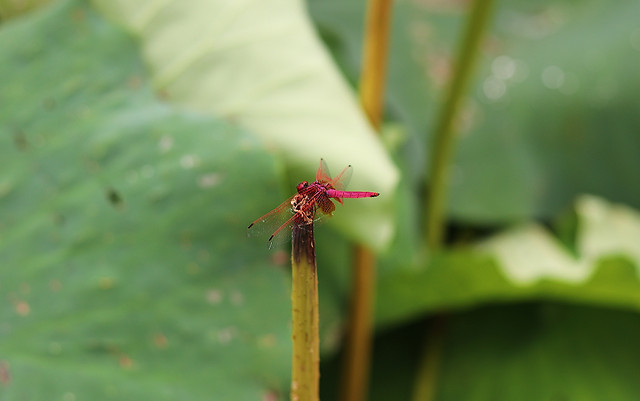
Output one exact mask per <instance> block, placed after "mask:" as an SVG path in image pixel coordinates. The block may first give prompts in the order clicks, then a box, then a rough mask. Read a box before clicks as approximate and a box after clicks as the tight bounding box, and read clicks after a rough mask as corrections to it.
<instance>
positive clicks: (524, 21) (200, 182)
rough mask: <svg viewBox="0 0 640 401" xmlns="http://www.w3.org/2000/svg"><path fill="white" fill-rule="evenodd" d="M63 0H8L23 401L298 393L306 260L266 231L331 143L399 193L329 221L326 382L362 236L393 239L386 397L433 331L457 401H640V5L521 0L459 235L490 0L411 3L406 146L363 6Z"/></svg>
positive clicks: (500, 52) (16, 392)
mask: <svg viewBox="0 0 640 401" xmlns="http://www.w3.org/2000/svg"><path fill="white" fill-rule="evenodd" d="M39 3H42V2H33V3H29V2H23V1H20V2H15V1H2V2H0V18H2V20H1V23H0V76H1V79H0V400H12V401H13V400H61V401H75V400H78V401H80V400H95V401H97V400H151V399H153V400H176V399H186V400H225V401H226V400H241V401H242V400H264V401H271V400H284V399H288V388H289V374H290V372H289V369H290V355H291V353H290V348H291V347H290V322H289V320H290V304H289V302H290V300H289V291H290V289H289V285H290V279H289V277H288V275H289V270H288V269H289V267H288V264H289V261H288V258H289V256H288V253H287V248H286V246H285V247H284V248H282V249H273V250H269V249H267V246H266V238H264V239H262V240H253V239H247V238H246V226H247V224H248V223H249V222H251V221H252V220H254V219H256V218H257V217H259V216H260V215H262V214H264V213H265V212H267V211H268V210H270V209H271V208H273V207H275V206H276V205H277V204H278V203H279V202H280V201H282V200H284V199H285V198H286V197H287V196H288V195H290V193H292V192H293V190H294V188H295V183H296V182H297V181H299V180H301V179H310V178H311V177H312V176H313V172H314V171H315V168H316V167H317V163H318V158H319V157H321V156H323V157H325V158H326V159H327V160H328V161H329V162H330V166H331V167H332V169H333V172H338V171H340V169H341V168H342V167H343V166H344V165H346V164H349V163H351V164H353V166H354V168H355V173H354V180H353V182H352V185H351V186H350V188H351V189H354V190H375V191H379V192H381V194H382V195H381V196H380V198H376V199H375V200H362V201H356V200H353V201H351V202H352V203H351V202H350V200H346V201H345V206H344V207H339V208H338V210H337V212H336V216H335V217H333V218H332V219H331V221H330V222H329V223H328V224H324V225H323V226H321V227H319V228H318V230H317V231H318V232H317V252H318V268H319V279H320V298H321V299H320V303H321V305H320V310H321V343H322V344H321V347H322V349H323V357H322V360H323V364H322V380H321V386H322V398H323V399H325V400H332V399H336V398H337V397H336V394H337V383H338V382H339V374H340V363H339V359H340V349H341V343H342V339H343V335H344V320H345V315H346V311H347V302H348V289H349V277H350V273H349V268H350V265H351V259H352V257H351V253H350V244H351V242H352V241H363V242H365V243H367V244H369V245H370V246H372V247H374V249H376V251H377V253H378V255H379V282H378V288H377V301H376V328H377V329H376V338H375V351H374V359H373V365H372V368H373V371H372V380H371V389H370V399H371V400H375V401H378V400H406V399H410V395H411V392H412V387H413V382H414V379H415V374H416V369H417V366H418V364H419V356H420V354H421V352H422V349H423V347H424V346H425V344H424V343H425V332H427V330H429V329H431V330H438V331H440V332H441V333H442V335H441V338H442V342H441V344H439V346H438V347H439V350H440V358H439V365H438V366H439V368H438V373H437V380H436V386H435V389H436V390H435V391H436V392H435V396H434V399H436V400H456V401H458V400H460V401H464V400H487V401H488V400H492V401H495V400H516V401H520V400H550V401H551V400H554V401H555V400H558V401H560V400H562V401H565V400H570V401H573V400H580V401H581V400H607V401H615V400H637V399H638V398H640V390H639V389H638V385H637V383H638V377H640V347H639V346H638V341H637V336H638V333H639V332H640V318H639V317H638V313H637V311H638V309H639V308H640V276H639V270H638V269H639V268H640V212H639V210H640V185H639V183H640V97H639V96H638V93H640V74H638V73H637V70H638V65H640V19H639V18H638V16H639V15H640V3H638V2H636V1H632V0H625V1H619V2H615V3H611V2H605V1H603V0H587V1H582V2H576V1H569V0H564V1H561V0H558V1H551V0H549V1H544V2H536V3H535V4H533V3H531V2H525V1H517V0H513V1H509V2H507V1H503V2H497V3H496V5H495V7H494V13H493V16H492V22H491V25H490V28H489V32H488V33H487V37H486V38H485V40H484V41H483V44H482V48H481V57H480V60H479V62H478V63H477V68H476V71H475V73H474V79H473V80H472V84H471V86H470V88H469V91H468V97H467V99H466V100H465V102H464V106H463V108H462V111H461V113H460V115H459V116H458V121H457V127H458V131H459V136H458V139H459V141H458V147H457V150H456V154H455V157H454V160H453V161H452V163H453V168H452V172H453V174H452V176H451V182H450V185H449V194H450V195H449V207H448V222H449V224H448V236H447V241H448V242H447V247H446V248H445V250H444V251H441V252H437V253H429V252H427V251H426V250H425V249H424V248H423V240H422V239H421V235H422V234H421V221H422V218H423V214H424V210H423V205H424V199H422V198H421V194H422V188H423V187H424V186H425V185H428V178H427V177H428V173H429V172H428V171H427V166H428V152H429V149H430V140H429V135H431V132H432V129H433V125H434V119H435V118H436V116H437V113H438V110H439V107H440V105H441V102H442V98H443V95H444V90H445V88H446V83H447V82H448V80H449V79H450V78H451V74H452V63H453V62H454V60H453V58H454V56H455V52H456V46H457V45H456V44H457V41H458V39H459V36H460V32H461V31H462V29H463V28H464V27H463V25H464V23H465V12H466V10H467V3H466V2H454V4H452V3H448V2H444V1H417V0H414V1H405V0H403V1H400V0H398V1H396V2H395V3H394V14H393V29H392V37H391V47H390V57H389V80H388V89H387V97H386V106H387V107H386V114H385V122H384V124H383V129H382V139H381V140H378V139H377V138H376V137H375V136H374V135H373V132H372V130H371V129H370V128H369V126H368V125H367V124H366V121H365V118H364V116H363V115H362V113H361V112H360V111H359V108H358V105H357V102H356V100H355V96H354V92H355V86H356V82H357V79H358V72H359V69H360V57H361V43H362V31H363V20H364V14H365V2H364V1H360V0H349V1H336V0H310V1H309V2H307V3H306V4H305V3H300V2H296V1H293V0H269V1H261V2H259V1H246V2H237V3H229V2H225V1H218V0H211V1H204V0H202V1H190V2H178V1H159V0H157V1H144V2H126V1H100V0H96V1H81V0H64V1H51V2H50V3H49V4H47V5H41V4H39ZM32 5H33V9H32V8H31V6H32ZM263 240H264V241H263Z"/></svg>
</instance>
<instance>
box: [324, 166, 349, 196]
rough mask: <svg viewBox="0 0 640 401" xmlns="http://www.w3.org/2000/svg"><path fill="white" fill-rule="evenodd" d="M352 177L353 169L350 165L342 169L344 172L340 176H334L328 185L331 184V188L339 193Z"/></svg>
mask: <svg viewBox="0 0 640 401" xmlns="http://www.w3.org/2000/svg"><path fill="white" fill-rule="evenodd" d="M352 176H353V167H351V165H348V166H347V167H345V168H344V170H342V171H341V172H340V174H338V175H337V176H336V178H334V179H333V180H331V181H329V183H330V184H331V186H332V187H334V188H335V189H337V190H338V191H341V190H344V189H345V188H346V187H347V185H349V181H351V177H352Z"/></svg>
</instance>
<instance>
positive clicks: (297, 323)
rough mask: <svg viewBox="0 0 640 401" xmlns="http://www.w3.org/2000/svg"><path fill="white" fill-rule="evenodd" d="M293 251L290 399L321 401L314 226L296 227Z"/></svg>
mask: <svg viewBox="0 0 640 401" xmlns="http://www.w3.org/2000/svg"><path fill="white" fill-rule="evenodd" d="M292 238H293V244H292V249H291V267H292V271H291V273H292V289H291V309H292V323H293V327H292V334H291V337H292V340H293V359H292V371H291V375H292V377H291V400H292V401H302V400H309V401H317V400H319V382H320V370H319V364H320V335H319V333H318V322H319V317H318V274H317V268H316V251H315V240H314V238H313V223H310V224H305V225H301V224H294V226H293V230H292Z"/></svg>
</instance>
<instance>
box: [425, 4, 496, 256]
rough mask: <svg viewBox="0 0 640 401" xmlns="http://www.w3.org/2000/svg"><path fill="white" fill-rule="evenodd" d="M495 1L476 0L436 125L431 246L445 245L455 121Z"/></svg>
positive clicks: (428, 215) (430, 194)
mask: <svg viewBox="0 0 640 401" xmlns="http://www.w3.org/2000/svg"><path fill="white" fill-rule="evenodd" d="M492 2H493V0H476V1H474V2H473V5H472V8H471V11H470V13H469V19H468V22H467V25H466V32H465V35H464V37H463V38H462V42H461V43H460V48H459V53H458V58H457V67H456V70H455V74H454V75H453V79H452V81H451V84H450V85H451V86H450V87H449V91H448V92H447V95H446V96H447V97H446V99H445V102H444V106H443V108H442V110H441V111H440V115H439V116H438V119H437V124H436V128H435V138H434V142H433V146H432V148H431V165H430V172H431V174H430V177H429V187H428V194H427V196H426V197H425V198H426V199H427V205H426V210H427V213H426V221H425V232H426V242H427V246H428V248H430V249H438V248H440V247H441V246H442V241H443V240H442V237H443V232H444V219H445V212H446V211H445V204H446V201H447V192H448V187H447V183H448V179H449V167H450V164H451V163H450V160H451V156H452V153H453V147H454V140H455V132H454V130H453V128H454V122H455V117H456V115H457V114H458V110H459V108H460V105H461V103H462V99H463V95H464V94H465V90H466V87H467V84H468V82H469V79H470V78H471V74H472V72H473V65H474V62H475V60H476V55H477V53H478V47H479V44H480V41H481V39H482V38H483V36H484V33H485V30H486V26H487V22H488V20H489V16H490V15H491V5H492Z"/></svg>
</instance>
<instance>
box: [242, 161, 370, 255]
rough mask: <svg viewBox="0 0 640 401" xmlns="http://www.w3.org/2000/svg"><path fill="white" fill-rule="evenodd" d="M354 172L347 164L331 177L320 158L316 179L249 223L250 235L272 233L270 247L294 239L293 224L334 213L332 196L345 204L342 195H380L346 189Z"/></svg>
mask: <svg viewBox="0 0 640 401" xmlns="http://www.w3.org/2000/svg"><path fill="white" fill-rule="evenodd" d="M352 174H353V168H352V167H351V165H348V166H347V167H345V168H344V170H342V172H341V173H340V174H338V175H337V176H336V177H335V178H331V174H330V173H329V168H328V167H327V163H326V162H325V161H324V159H320V166H319V167H318V171H317V172H316V180H315V181H314V182H312V183H309V182H307V181H302V182H301V183H299V184H298V185H297V186H296V191H297V192H296V193H295V194H294V195H293V196H291V197H289V199H287V200H286V201H284V202H282V203H281V204H280V206H278V207H276V208H275V209H273V210H272V211H270V212H269V213H267V214H265V215H264V216H262V217H260V218H259V219H257V220H255V221H254V222H253V223H251V224H249V227H248V228H247V230H248V233H249V235H250V236H253V235H260V234H263V233H265V232H266V233H271V236H270V237H269V247H271V246H272V245H273V244H274V243H281V242H285V241H286V240H287V239H288V238H291V236H290V235H289V234H290V233H291V229H292V227H293V226H294V225H297V226H307V225H309V224H312V223H313V222H314V221H316V220H318V219H320V218H322V217H324V216H331V215H332V214H333V212H334V211H335V210H336V205H335V203H333V200H332V199H335V200H337V201H338V202H339V203H340V204H341V205H342V204H343V203H342V199H343V198H373V197H376V196H378V195H380V194H379V193H377V192H365V191H345V190H344V188H345V187H346V185H347V184H348V182H349V180H350V179H351V175H352Z"/></svg>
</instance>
